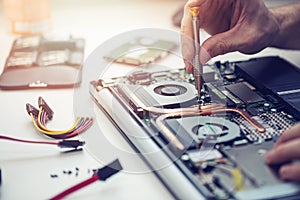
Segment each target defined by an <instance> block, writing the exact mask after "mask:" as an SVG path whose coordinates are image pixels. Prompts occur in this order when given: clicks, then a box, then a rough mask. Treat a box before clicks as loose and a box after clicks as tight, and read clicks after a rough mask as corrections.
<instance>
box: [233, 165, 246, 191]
mask: <svg viewBox="0 0 300 200" xmlns="http://www.w3.org/2000/svg"><path fill="white" fill-rule="evenodd" d="M231 174H232V177H233V181H234V183H235V187H236V189H237V190H238V191H241V190H243V188H244V182H243V174H242V172H241V170H240V169H238V168H234V169H233V170H232V172H231Z"/></svg>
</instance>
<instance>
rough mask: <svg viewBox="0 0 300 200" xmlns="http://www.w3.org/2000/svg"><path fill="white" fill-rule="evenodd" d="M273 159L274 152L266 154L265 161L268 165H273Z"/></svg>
mask: <svg viewBox="0 0 300 200" xmlns="http://www.w3.org/2000/svg"><path fill="white" fill-rule="evenodd" d="M272 158H273V152H272V151H269V152H268V153H266V155H265V161H266V163H267V164H271V163H272Z"/></svg>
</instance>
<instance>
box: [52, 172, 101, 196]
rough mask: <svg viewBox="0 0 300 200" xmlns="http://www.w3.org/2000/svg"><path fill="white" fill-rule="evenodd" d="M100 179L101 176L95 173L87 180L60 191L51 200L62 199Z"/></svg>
mask: <svg viewBox="0 0 300 200" xmlns="http://www.w3.org/2000/svg"><path fill="white" fill-rule="evenodd" d="M98 180H99V177H98V175H97V174H93V176H92V177H91V178H89V179H87V180H85V181H82V182H81V183H78V184H77V185H74V186H73V187H70V188H69V189H67V190H65V191H63V192H61V193H59V194H58V195H56V196H54V197H52V198H50V200H60V199H62V198H64V197H65V196H67V195H69V194H71V193H73V192H75V191H77V190H79V189H81V188H84V187H85V186H88V185H89V184H91V183H93V182H95V181H98Z"/></svg>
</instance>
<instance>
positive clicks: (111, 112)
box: [90, 57, 300, 199]
mask: <svg viewBox="0 0 300 200" xmlns="http://www.w3.org/2000/svg"><path fill="white" fill-rule="evenodd" d="M205 68H210V70H204V74H203V78H204V80H205V83H204V89H203V91H202V92H201V96H200V101H199V99H197V91H196V89H195V87H194V79H193V77H192V75H190V74H187V73H186V72H185V70H184V69H177V70H169V71H159V72H150V71H147V70H145V71H141V69H139V70H137V71H135V72H133V73H131V75H129V76H127V77H119V78H113V79H109V80H105V79H100V80H97V81H93V82H91V89H90V92H91V94H92V96H93V97H94V100H95V101H96V102H97V105H98V106H99V107H100V108H101V109H102V110H104V111H105V113H106V114H107V116H108V117H109V118H110V119H111V120H112V121H113V122H114V124H115V125H116V126H118V129H119V130H120V132H121V133H122V135H123V136H124V137H125V138H127V139H128V140H129V141H130V144H132V145H133V146H134V147H135V149H137V150H138V151H139V152H140V153H141V155H142V156H143V157H144V158H145V160H146V162H147V164H148V165H149V166H150V167H151V168H152V169H154V171H155V169H157V168H159V165H160V163H162V162H164V161H165V160H169V163H172V165H169V166H168V170H167V171H166V170H157V171H155V173H156V174H157V176H158V177H159V178H160V180H161V181H162V182H163V183H164V184H165V185H166V186H167V188H168V189H169V190H170V191H171V193H172V194H173V195H174V197H175V198H178V199H198V198H201V196H204V197H205V198H206V199H249V198H250V199H287V198H289V197H292V198H293V197H295V196H297V195H299V192H300V186H299V185H298V184H297V183H292V182H284V181H282V180H280V179H279V177H278V174H277V169H278V166H277V167H276V166H267V165H266V164H265V161H264V155H265V153H266V152H267V151H268V150H270V149H271V148H272V146H273V144H274V142H273V141H274V140H275V139H276V138H278V137H279V136H280V134H281V133H282V132H283V131H284V130H286V129H287V128H289V127H291V126H292V125H294V124H295V123H296V122H297V121H298V119H299V117H300V115H299V114H300V71H299V70H298V69H297V68H296V67H295V66H293V65H292V64H290V63H288V62H287V61H285V60H283V59H281V58H279V57H262V58H255V59H250V60H248V61H241V62H225V63H220V62H216V63H215V64H213V65H206V66H204V69H205ZM205 71H210V72H209V74H208V73H205ZM208 77H209V78H208ZM107 95H110V96H111V98H107ZM107 99H110V101H111V99H113V102H114V108H111V107H110V106H109V105H111V104H110V103H109V102H106V101H107ZM199 108H201V109H199ZM133 136H136V137H133ZM137 138H147V140H145V139H140V140H139V139H137ZM149 152H157V154H156V155H157V156H156V157H155V159H153V158H152V157H151V154H149ZM177 158H178V159H177Z"/></svg>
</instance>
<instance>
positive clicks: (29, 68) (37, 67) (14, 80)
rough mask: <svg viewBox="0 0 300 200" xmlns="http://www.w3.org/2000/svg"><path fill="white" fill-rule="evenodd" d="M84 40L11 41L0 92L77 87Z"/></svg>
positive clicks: (38, 38)
mask: <svg viewBox="0 0 300 200" xmlns="http://www.w3.org/2000/svg"><path fill="white" fill-rule="evenodd" d="M84 43H85V42H84V39H82V38H72V37H68V38H61V39H60V38H59V39H58V38H55V37H54V36H53V37H43V36H32V37H21V38H18V39H16V40H15V41H14V43H13V45H12V48H11V51H10V53H9V56H8V58H7V59H6V63H5V67H4V70H3V73H2V74H1V76H0V89H2V90H19V89H31V88H68V87H74V86H79V84H80V82H81V65H82V63H83V59H84Z"/></svg>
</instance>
